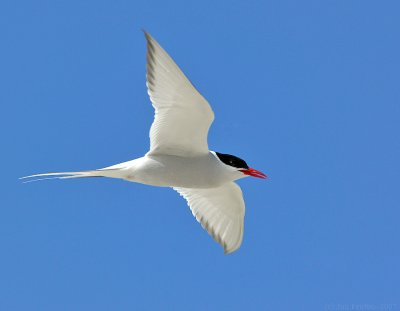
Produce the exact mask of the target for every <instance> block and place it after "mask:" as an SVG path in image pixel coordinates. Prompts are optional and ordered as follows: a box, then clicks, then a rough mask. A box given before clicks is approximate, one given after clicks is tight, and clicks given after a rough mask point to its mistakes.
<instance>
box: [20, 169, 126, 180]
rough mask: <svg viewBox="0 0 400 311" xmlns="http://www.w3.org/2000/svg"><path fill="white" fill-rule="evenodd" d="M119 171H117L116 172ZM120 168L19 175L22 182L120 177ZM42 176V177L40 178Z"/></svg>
mask: <svg viewBox="0 0 400 311" xmlns="http://www.w3.org/2000/svg"><path fill="white" fill-rule="evenodd" d="M118 171H119V173H118ZM120 171H121V169H119V168H118V169H100V170H94V171H80V172H58V173H44V174H35V175H29V176H24V177H21V178H20V179H24V183H28V182H33V181H39V180H46V179H68V178H84V177H117V178H121V173H120ZM42 177H43V178H42Z"/></svg>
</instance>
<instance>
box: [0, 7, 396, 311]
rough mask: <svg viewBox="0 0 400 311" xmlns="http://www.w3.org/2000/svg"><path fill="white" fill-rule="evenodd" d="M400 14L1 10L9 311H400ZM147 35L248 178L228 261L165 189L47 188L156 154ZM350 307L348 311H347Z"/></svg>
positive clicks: (1, 223)
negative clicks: (236, 241)
mask: <svg viewBox="0 0 400 311" xmlns="http://www.w3.org/2000/svg"><path fill="white" fill-rule="evenodd" d="M399 12H400V4H399V2H398V1H380V2H379V1H355V0H350V1H349V0H346V1H344V0H342V1H339V0H338V1H320V0H318V1H317V0H315V1H295V0H291V1H287V0H283V1H240V2H239V1H211V0H204V1H177V0H174V1H161V0H153V1H127V0H115V1H94V0H79V1H78V0H73V1H46V0H38V1H23V0H22V1H11V0H3V1H2V2H1V4H0V37H1V49H0V56H1V57H0V68H1V72H0V82H1V92H0V102H1V111H2V113H1V120H2V121H1V127H2V128H1V131H0V132H1V146H2V151H1V160H2V174H1V175H2V177H1V199H0V200H1V207H0V250H1V253H0V310H7V311H8V310H157V309H158V310H343V308H344V307H347V308H350V307H351V306H355V307H357V306H358V307H363V308H364V310H367V309H366V308H367V307H368V306H373V307H376V308H380V309H377V310H383V308H384V307H385V306H386V307H389V308H390V310H400V287H399V281H400V270H399V262H400V243H399V242H400V230H399V219H400V211H399V209H400V204H399V192H400V187H399V185H400V183H399V177H400V169H399V159H400V140H399V133H400V125H399V121H400V114H399V113H400V109H399V102H400V87H399V72H400V62H399V55H400V43H399V37H400V36H399V35H400V18H399ZM142 27H143V28H145V29H146V30H148V31H149V32H150V33H151V34H152V35H153V36H154V37H155V38H156V39H157V40H158V41H159V42H160V43H161V44H162V45H163V47H164V48H165V49H166V50H167V51H168V52H169V53H170V54H171V55H172V57H173V58H174V59H175V60H176V61H177V63H178V64H179V65H180V66H181V67H182V69H183V70H184V71H185V73H186V74H187V75H188V77H189V78H190V79H191V80H192V81H193V82H194V84H195V85H196V87H197V88H198V89H199V90H200V91H201V92H202V93H203V94H204V96H205V97H206V98H207V99H208V100H209V102H210V103H211V105H212V107H213V109H214V111H215V115H216V120H215V123H214V124H213V126H212V128H211V131H210V136H209V145H210V148H211V149H212V150H216V151H220V152H225V153H231V154H235V155H238V156H240V157H242V158H244V159H245V160H246V161H247V162H248V163H249V164H250V165H251V166H253V167H255V168H257V169H259V170H261V171H264V172H265V173H267V174H268V175H269V176H270V179H269V180H267V181H263V180H259V179H255V178H247V179H245V180H241V181H239V184H240V185H241V187H242V189H243V192H244V196H245V201H246V204H247V210H246V219H245V236H244V241H243V245H242V247H241V249H240V250H239V251H238V252H236V253H234V254H232V255H229V256H225V255H223V252H222V249H221V248H220V247H219V246H218V245H217V244H216V243H215V242H214V241H213V240H212V239H211V238H210V237H209V236H208V235H207V234H206V233H205V231H203V230H202V229H201V227H200V225H199V224H197V223H196V221H195V220H194V219H193V217H192V215H191V213H190V211H189V209H188V208H187V206H186V203H185V202H184V200H183V199H182V198H181V197H179V195H178V194H177V193H175V192H174V191H172V190H170V189H168V188H155V187H149V186H144V185H140V184H133V183H128V182H124V181H119V180H107V179H90V180H83V179H82V180H66V181H47V182H37V183H30V184H22V183H21V182H20V181H19V180H18V179H17V178H18V177H21V176H24V175H29V174H33V173H40V172H49V171H60V170H61V171H62V170H83V169H94V168H99V167H104V166H107V165H111V164H114V163H119V162H123V161H126V160H130V159H133V158H136V157H139V156H141V155H143V154H144V153H145V152H146V151H147V149H148V145H149V142H148V130H149V127H150V125H151V123H152V120H153V109H152V107H151V105H150V101H149V99H148V96H147V94H146V87H145V49H146V47H145V40H144V36H143V34H142V33H141V31H140V29H141V28H142ZM341 308H342V309H341Z"/></svg>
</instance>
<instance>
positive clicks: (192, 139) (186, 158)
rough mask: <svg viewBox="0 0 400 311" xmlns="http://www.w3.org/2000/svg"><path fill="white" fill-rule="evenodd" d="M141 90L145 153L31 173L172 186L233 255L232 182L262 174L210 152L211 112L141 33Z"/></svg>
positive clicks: (236, 227)
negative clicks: (148, 117) (148, 114)
mask: <svg viewBox="0 0 400 311" xmlns="http://www.w3.org/2000/svg"><path fill="white" fill-rule="evenodd" d="M144 34H145V37H146V40H147V75H146V78H147V82H146V85H147V89H148V94H149V96H150V100H151V102H152V105H153V107H154V110H155V116H154V121H153V124H152V125H151V129H150V150H149V151H148V152H147V153H146V154H145V155H144V156H143V157H141V158H138V159H135V160H131V161H127V162H123V163H120V164H116V165H112V166H108V167H105V168H101V169H96V170H90V171H76V172H58V173H46V174H36V175H31V176H25V177H22V179H27V180H28V181H34V180H42V179H48V178H58V179H67V178H82V177H110V178H119V179H124V180H127V181H131V182H137V183H142V184H146V185H152V186H160V187H172V188H173V189H174V190H176V191H177V192H178V193H179V194H180V195H181V196H182V197H184V198H185V199H186V201H187V203H188V205H189V207H190V209H191V211H192V213H193V215H194V217H195V218H196V219H197V221H198V222H200V223H201V225H202V227H203V228H204V229H205V230H207V232H208V233H209V234H210V235H211V236H212V237H213V238H214V239H215V240H216V241H217V242H218V243H219V244H220V245H221V246H222V247H223V249H224V252H225V253H226V254H229V253H232V252H234V251H236V250H237V249H238V248H239V247H240V245H241V243H242V239H243V225H244V214H245V205H244V201H243V195H242V191H241V189H240V187H239V186H238V185H237V184H236V183H235V180H237V179H240V178H243V177H247V176H253V177H257V178H267V176H266V175H265V174H263V173H261V172H260V171H257V170H256V169H254V168H250V167H249V166H248V165H247V163H246V162H245V161H244V160H242V159H240V158H238V157H236V156H233V155H230V154H224V153H219V152H216V151H210V150H209V149H208V143H207V135H208V130H209V128H210V126H211V123H212V122H213V120H214V113H213V111H212V109H211V107H210V105H209V104H208V102H207V100H206V99H205V98H204V97H203V96H202V95H201V94H200V93H199V92H198V91H197V90H196V88H195V87H194V86H193V84H192V83H191V82H190V81H189V79H188V78H187V77H186V76H185V74H184V73H183V72H182V71H181V69H180V68H179V67H178V65H177V64H176V63H175V62H174V60H173V59H172V58H171V57H170V56H169V55H168V53H167V52H166V51H165V50H164V49H163V48H162V47H161V46H160V44H159V43H158V42H157V41H156V40H155V39H154V38H153V37H152V36H151V35H150V34H149V33H147V32H144Z"/></svg>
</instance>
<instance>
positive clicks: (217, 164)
mask: <svg viewBox="0 0 400 311" xmlns="http://www.w3.org/2000/svg"><path fill="white" fill-rule="evenodd" d="M128 163H129V167H126V169H125V178H124V179H126V180H129V181H133V182H139V183H143V184H147V185H153V186H164V187H184V188H212V187H218V186H220V185H222V184H223V183H226V182H229V181H233V180H235V179H238V177H241V175H242V174H236V173H235V172H232V170H230V169H229V168H228V167H226V165H225V164H223V163H221V161H219V160H218V159H217V158H216V157H215V155H214V154H213V153H211V152H210V153H209V154H207V155H204V156H198V157H192V158H188V157H179V156H172V155H157V156H144V157H142V158H139V159H136V160H134V161H130V162H128Z"/></svg>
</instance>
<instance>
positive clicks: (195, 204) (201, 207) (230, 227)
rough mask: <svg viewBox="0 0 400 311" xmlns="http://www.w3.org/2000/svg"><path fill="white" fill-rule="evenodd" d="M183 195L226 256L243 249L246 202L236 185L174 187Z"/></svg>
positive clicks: (231, 183) (230, 183) (195, 215)
mask: <svg viewBox="0 0 400 311" xmlns="http://www.w3.org/2000/svg"><path fill="white" fill-rule="evenodd" d="M174 189H175V190H176V191H178V192H179V194H180V195H181V196H183V197H184V198H185V199H186V201H187V202H188V205H189V207H190V209H191V211H192V213H193V215H194V217H196V219H197V221H198V222H200V223H201V225H202V227H203V228H204V229H206V230H207V232H208V233H209V234H210V235H211V236H212V237H213V238H214V240H215V241H217V242H218V243H219V244H221V245H222V247H223V248H224V252H225V254H229V253H232V252H234V251H235V250H237V249H238V248H239V247H240V244H242V239H243V225H244V212H245V207H244V201H243V195H242V190H241V189H240V187H239V186H238V185H237V184H235V183H234V182H229V183H226V184H224V185H223V186H221V187H218V188H208V189H193V188H174Z"/></svg>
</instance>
